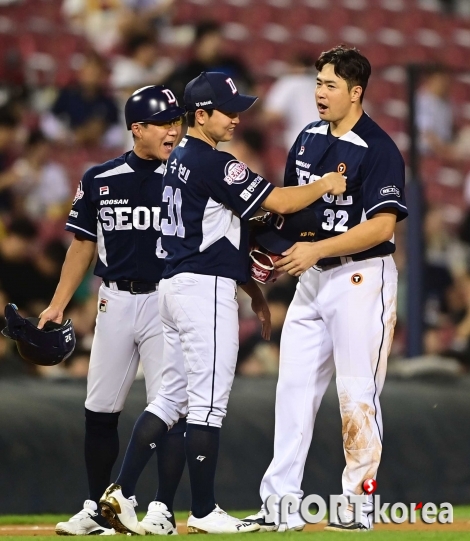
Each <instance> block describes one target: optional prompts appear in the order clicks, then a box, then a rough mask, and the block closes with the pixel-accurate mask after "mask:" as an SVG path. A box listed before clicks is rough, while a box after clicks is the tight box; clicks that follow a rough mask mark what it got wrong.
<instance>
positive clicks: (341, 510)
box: [265, 479, 454, 524]
mask: <svg viewBox="0 0 470 541" xmlns="http://www.w3.org/2000/svg"><path fill="white" fill-rule="evenodd" d="M363 488H364V492H366V494H362V495H353V496H349V497H348V498H346V496H343V495H332V496H330V497H329V498H328V502H326V501H325V500H324V499H323V498H322V497H321V496H319V495H318V494H310V495H308V496H305V497H304V498H302V500H301V501H300V500H299V498H298V497H297V496H294V495H292V494H286V495H285V496H283V497H282V498H280V499H279V497H278V496H276V495H275V494H272V495H271V496H269V497H268V498H267V499H266V502H265V509H266V513H267V514H266V522H280V523H287V522H288V515H289V514H293V513H299V514H300V516H301V517H302V520H304V521H305V522H306V523H308V524H317V523H319V522H321V521H323V520H325V519H326V518H327V514H328V521H329V522H330V523H338V522H341V523H349V522H351V513H352V516H353V521H354V522H358V523H359V522H361V516H362V510H363V506H367V508H371V501H370V495H372V494H373V493H374V492H375V491H376V489H377V482H376V481H375V480H374V479H367V480H366V481H364V483H363ZM372 506H373V511H372V522H373V523H374V524H391V523H393V524H403V523H404V522H407V523H408V524H416V522H417V521H418V520H420V521H422V522H424V523H426V524H433V523H435V522H436V521H437V522H439V523H440V524H451V523H452V522H453V521H454V508H453V506H452V505H451V504H450V503H448V502H444V503H441V504H435V503H432V502H427V503H424V504H423V502H418V503H409V504H405V503H401V502H396V503H393V504H391V503H387V502H382V501H381V499H380V496H379V495H373V496H372ZM312 507H316V509H317V511H316V513H311V512H310V509H311V508H312ZM276 519H277V520H276Z"/></svg>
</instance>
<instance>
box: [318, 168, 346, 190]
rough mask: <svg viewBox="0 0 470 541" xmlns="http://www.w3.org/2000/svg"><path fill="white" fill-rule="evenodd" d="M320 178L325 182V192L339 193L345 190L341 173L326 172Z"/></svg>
mask: <svg viewBox="0 0 470 541" xmlns="http://www.w3.org/2000/svg"><path fill="white" fill-rule="evenodd" d="M322 180H324V181H325V182H326V183H327V190H328V191H327V193H329V194H331V195H339V194H342V193H344V192H345V191H346V179H345V178H344V177H343V175H342V174H341V173H333V172H332V173H326V174H325V175H323V176H322Z"/></svg>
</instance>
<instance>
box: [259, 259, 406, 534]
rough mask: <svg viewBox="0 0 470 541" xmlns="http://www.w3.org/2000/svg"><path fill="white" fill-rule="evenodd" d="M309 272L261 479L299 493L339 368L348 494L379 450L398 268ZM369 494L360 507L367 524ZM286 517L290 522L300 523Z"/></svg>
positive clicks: (377, 264) (370, 264) (290, 320)
mask: <svg viewBox="0 0 470 541" xmlns="http://www.w3.org/2000/svg"><path fill="white" fill-rule="evenodd" d="M341 259H342V262H343V264H342V265H341V266H338V267H335V268H332V269H329V270H323V271H319V270H316V269H315V268H311V269H309V270H308V271H307V272H305V273H304V274H303V275H302V276H301V278H300V281H299V283H298V285H297V291H296V294H295V296H294V299H293V301H292V303H291V305H290V307H289V310H288V313H287V317H286V321H285V323H284V328H283V331H282V338H281V353H280V370H279V381H278V384H277V392H276V420H275V437H274V458H273V460H272V462H271V464H270V465H269V467H268V469H267V471H266V473H265V475H264V477H263V480H262V482H261V488H260V495H261V499H262V501H263V502H265V501H266V498H267V497H268V496H270V495H271V494H276V495H278V496H280V497H282V496H283V495H285V494H293V495H294V496H297V497H298V498H299V499H301V498H302V496H303V491H302V489H301V483H302V478H303V474H304V467H305V461H306V459H307V453H308V450H309V447H310V443H311V440H312V434H313V427H314V423H315V417H316V415H317V412H318V408H319V407H320V403H321V400H322V398H323V395H324V394H325V391H326V389H327V387H328V384H329V382H330V380H331V376H332V375H333V372H334V371H335V369H336V387H337V391H338V397H339V403H340V413H341V418H342V432H343V446H344V455H345V459H346V467H345V469H344V471H343V479H342V481H343V494H344V495H345V496H350V495H354V494H363V492H364V491H363V488H362V483H363V481H364V480H366V479H368V478H375V476H376V473H377V469H378V466H379V463H380V458H381V452H382V414H381V410H380V404H379V395H380V393H381V391H382V387H383V384H384V380H385V373H386V367H387V357H388V354H389V351H390V347H391V343H392V339H393V331H394V326H395V321H396V292H397V271H396V267H395V263H394V261H393V258H392V257H391V256H386V257H377V258H373V259H367V260H365V261H357V262H354V261H352V260H351V258H341ZM370 512H372V498H371V497H369V498H368V503H367V504H366V505H365V506H363V509H362V513H363V522H364V523H366V525H367V524H368V515H369V514H370ZM303 523H304V522H303V520H302V518H301V517H300V514H298V513H297V514H292V515H289V521H288V526H289V527H295V526H298V525H300V524H303Z"/></svg>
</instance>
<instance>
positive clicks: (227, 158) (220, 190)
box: [206, 151, 274, 220]
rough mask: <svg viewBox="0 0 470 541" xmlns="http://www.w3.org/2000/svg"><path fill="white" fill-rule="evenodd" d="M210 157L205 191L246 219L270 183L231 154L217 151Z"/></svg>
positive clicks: (258, 203) (255, 207)
mask: <svg viewBox="0 0 470 541" xmlns="http://www.w3.org/2000/svg"><path fill="white" fill-rule="evenodd" d="M213 156H214V162H213V163H212V164H210V166H211V168H210V177H209V176H208V180H207V182H206V186H207V189H208V191H209V193H210V194H211V196H212V197H213V198H214V199H216V200H218V201H220V202H222V203H224V204H225V205H227V206H228V207H230V208H231V209H232V210H233V211H235V212H236V213H237V214H238V215H239V216H240V218H242V219H245V220H248V219H249V218H250V216H251V215H252V214H253V213H254V212H255V211H256V210H258V208H259V207H260V206H261V203H262V202H263V201H264V200H265V199H266V197H267V196H268V195H269V193H270V191H271V190H272V189H273V188H274V186H272V185H271V184H270V183H269V182H268V181H267V180H266V179H264V178H263V177H262V176H261V175H258V174H256V173H254V172H253V171H251V170H250V169H249V167H248V166H247V165H246V164H245V163H243V162H241V161H239V160H237V159H235V158H234V156H232V155H231V154H228V153H226V152H219V151H217V153H214V155H213ZM208 165H209V164H208Z"/></svg>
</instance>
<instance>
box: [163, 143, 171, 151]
mask: <svg viewBox="0 0 470 541" xmlns="http://www.w3.org/2000/svg"><path fill="white" fill-rule="evenodd" d="M173 145H174V142H173V141H166V142H165V143H163V146H164V147H165V148H166V149H167V150H172V149H173Z"/></svg>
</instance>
